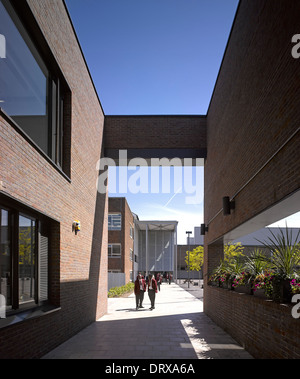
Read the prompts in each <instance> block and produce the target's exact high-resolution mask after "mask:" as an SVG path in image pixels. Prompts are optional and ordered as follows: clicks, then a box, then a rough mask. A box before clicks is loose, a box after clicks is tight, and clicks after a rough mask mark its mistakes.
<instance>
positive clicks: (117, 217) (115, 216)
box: [108, 213, 122, 230]
mask: <svg viewBox="0 0 300 379" xmlns="http://www.w3.org/2000/svg"><path fill="white" fill-rule="evenodd" d="M118 221H119V222H118ZM114 223H116V224H117V225H114ZM108 230H122V214H121V213H109V215H108Z"/></svg>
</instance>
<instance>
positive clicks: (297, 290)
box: [290, 275, 300, 295]
mask: <svg viewBox="0 0 300 379" xmlns="http://www.w3.org/2000/svg"><path fill="white" fill-rule="evenodd" d="M290 285H291V290H292V294H293V295H296V294H300V277H299V275H295V278H294V279H292V280H291V282H290Z"/></svg>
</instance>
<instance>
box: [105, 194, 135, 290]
mask: <svg viewBox="0 0 300 379" xmlns="http://www.w3.org/2000/svg"><path fill="white" fill-rule="evenodd" d="M108 217H109V222H108V272H116V273H124V274H125V283H124V284H126V283H128V282H130V280H131V279H132V273H133V271H134V263H135V259H134V215H133V213H132V212H131V210H130V207H129V205H128V203H127V200H126V198H125V197H110V198H109V199H108Z"/></svg>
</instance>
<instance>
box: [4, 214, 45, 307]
mask: <svg viewBox="0 0 300 379" xmlns="http://www.w3.org/2000/svg"><path fill="white" fill-rule="evenodd" d="M48 239H49V238H48V227H47V222H45V221H44V220H43V221H41V220H39V219H37V218H35V217H32V216H31V215H29V214H25V213H21V212H19V211H18V210H16V209H7V208H5V207H2V206H0V294H1V295H2V296H4V298H5V300H6V309H7V311H9V310H17V309H19V308H23V307H24V306H26V307H28V306H30V305H33V306H35V305H36V304H41V303H42V302H44V301H46V300H48Z"/></svg>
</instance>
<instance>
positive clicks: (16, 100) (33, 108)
mask: <svg viewBox="0 0 300 379" xmlns="http://www.w3.org/2000/svg"><path fill="white" fill-rule="evenodd" d="M0 35H1V36H2V40H3V41H4V43H2V50H5V51H3V52H2V54H1V58H0V107H1V108H2V109H3V110H4V111H5V112H6V113H7V114H8V115H9V116H10V117H11V118H12V119H13V120H14V121H15V122H16V124H18V126H19V127H20V128H21V129H22V130H23V131H24V132H25V133H26V134H27V135H28V136H29V137H30V138H31V139H32V140H33V141H34V142H35V143H36V144H37V145H38V146H39V147H40V148H41V149H42V150H43V151H44V152H45V153H46V154H47V155H48V156H49V157H50V158H51V159H52V160H53V161H54V162H55V163H56V164H57V165H59V166H61V167H62V163H63V162H62V160H63V155H62V144H63V141H62V138H63V133H62V128H63V125H62V123H63V117H62V114H63V106H64V103H63V91H62V88H61V83H60V80H59V78H57V77H53V75H52V73H51V71H50V70H49V68H48V67H47V66H46V64H45V63H44V61H43V59H42V57H41V56H40V54H39V52H38V51H37V49H36V47H35V45H34V44H33V42H32V40H31V38H30V36H29V34H28V33H27V31H26V30H25V28H24V26H23V24H22V23H21V21H20V19H19V18H18V16H17V14H16V12H15V11H14V9H13V7H12V6H11V4H10V2H9V1H8V0H0Z"/></svg>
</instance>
